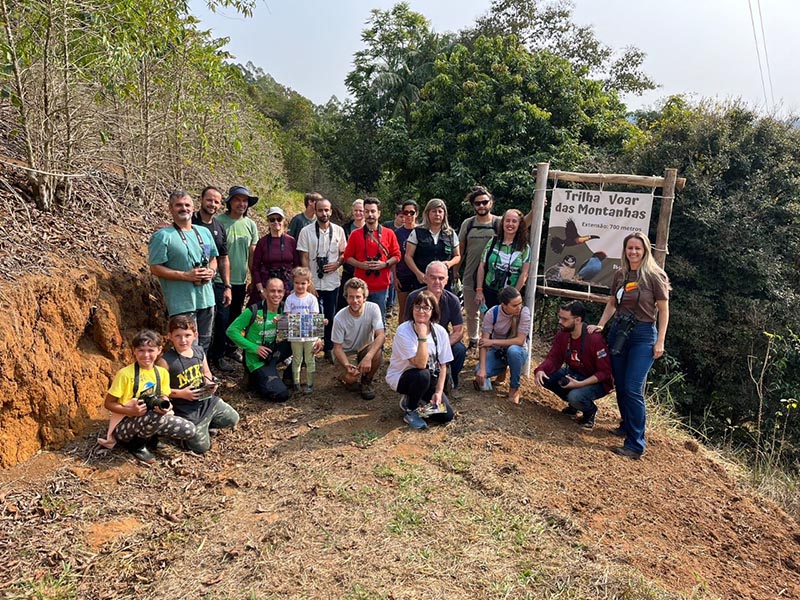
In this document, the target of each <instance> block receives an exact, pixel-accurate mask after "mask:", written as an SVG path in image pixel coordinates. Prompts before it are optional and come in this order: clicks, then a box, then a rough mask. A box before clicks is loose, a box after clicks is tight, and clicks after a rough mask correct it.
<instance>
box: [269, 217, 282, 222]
mask: <svg viewBox="0 0 800 600" xmlns="http://www.w3.org/2000/svg"><path fill="white" fill-rule="evenodd" d="M281 221H283V217H270V219H269V222H270V223H280V222H281Z"/></svg>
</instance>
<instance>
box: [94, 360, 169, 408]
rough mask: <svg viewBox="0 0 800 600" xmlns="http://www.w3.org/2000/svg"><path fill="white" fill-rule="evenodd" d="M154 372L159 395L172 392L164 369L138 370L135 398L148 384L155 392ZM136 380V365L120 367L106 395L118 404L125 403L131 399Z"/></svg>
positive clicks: (167, 394) (166, 394)
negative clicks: (158, 380) (159, 383)
mask: <svg viewBox="0 0 800 600" xmlns="http://www.w3.org/2000/svg"><path fill="white" fill-rule="evenodd" d="M156 370H158V376H159V378H160V379H161V395H162V396H169V395H170V394H171V393H172V390H171V389H170V387H169V373H168V372H167V370H166V369H165V368H164V367H154V368H153V369H141V368H140V369H139V389H138V390H136V391H137V395H136V397H137V398H139V397H141V394H142V391H143V390H144V389H145V388H146V387H147V384H148V383H152V384H153V390H154V391H155V390H156V384H157V382H156ZM135 378H136V365H135V364H132V365H127V366H125V367H122V368H121V369H120V370H119V371H117V374H116V375H115V376H114V381H113V382H112V383H111V387H110V388H108V393H109V394H110V395H112V396H114V397H115V398H117V399H118V401H119V403H120V404H125V403H127V402H128V401H129V400H130V399H131V398H133V392H134V389H133V382H134V379H135Z"/></svg>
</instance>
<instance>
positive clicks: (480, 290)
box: [475, 288, 483, 292]
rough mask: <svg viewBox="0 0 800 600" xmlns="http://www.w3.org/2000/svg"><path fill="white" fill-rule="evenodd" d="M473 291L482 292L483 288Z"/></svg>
mask: <svg viewBox="0 0 800 600" xmlns="http://www.w3.org/2000/svg"><path fill="white" fill-rule="evenodd" d="M475 291H476V292H482V291H483V288H475Z"/></svg>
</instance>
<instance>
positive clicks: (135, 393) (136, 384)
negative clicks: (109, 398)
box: [133, 362, 161, 398]
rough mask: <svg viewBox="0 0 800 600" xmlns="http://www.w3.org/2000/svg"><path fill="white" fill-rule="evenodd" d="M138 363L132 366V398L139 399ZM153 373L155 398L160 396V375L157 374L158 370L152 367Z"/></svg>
mask: <svg viewBox="0 0 800 600" xmlns="http://www.w3.org/2000/svg"><path fill="white" fill-rule="evenodd" d="M140 372H141V371H140V369H139V363H138V362H137V363H134V364H133V397H134V398H138V397H139V374H140ZM153 373H155V374H156V396H161V375H159V373H158V368H156V366H155V365H153Z"/></svg>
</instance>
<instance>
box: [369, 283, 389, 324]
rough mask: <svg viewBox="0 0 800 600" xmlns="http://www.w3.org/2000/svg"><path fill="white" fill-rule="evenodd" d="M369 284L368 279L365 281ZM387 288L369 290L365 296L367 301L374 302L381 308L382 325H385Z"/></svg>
mask: <svg viewBox="0 0 800 600" xmlns="http://www.w3.org/2000/svg"><path fill="white" fill-rule="evenodd" d="M367 285H369V281H368V282H367ZM387 291H388V290H381V291H380V292H370V293H369V296H367V301H368V302H374V303H375V304H377V305H378V307H379V308H380V309H381V318H382V319H383V326H384V327H386V292H387Z"/></svg>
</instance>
